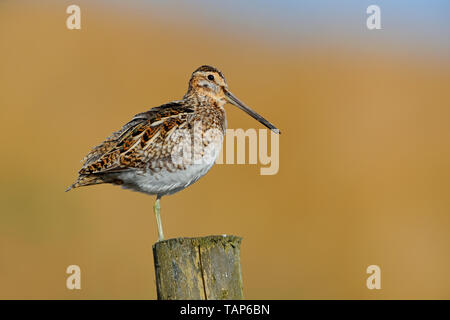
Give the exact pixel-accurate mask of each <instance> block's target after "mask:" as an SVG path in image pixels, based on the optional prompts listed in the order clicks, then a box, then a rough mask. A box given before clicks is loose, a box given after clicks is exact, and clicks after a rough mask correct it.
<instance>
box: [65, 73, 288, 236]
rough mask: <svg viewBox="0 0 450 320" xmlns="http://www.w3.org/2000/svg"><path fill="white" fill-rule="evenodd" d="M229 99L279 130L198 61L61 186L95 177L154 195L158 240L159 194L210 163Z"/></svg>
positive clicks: (197, 175) (198, 175)
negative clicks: (161, 100)
mask: <svg viewBox="0 0 450 320" xmlns="http://www.w3.org/2000/svg"><path fill="white" fill-rule="evenodd" d="M227 102H229V103H231V104H233V105H235V106H237V107H238V108H240V109H241V110H244V111H245V112H247V113H248V114H249V115H250V116H252V117H253V118H255V119H256V120H258V121H259V122H261V123H262V124H263V125H265V126H266V127H268V128H270V129H271V130H272V131H274V132H276V133H280V132H279V130H278V129H277V128H275V126H273V125H272V124H271V123H270V122H268V121H267V120H266V119H264V118H263V117H261V116H260V115H258V114H257V113H256V112H254V111H253V110H251V109H250V108H248V107H247V106H246V105H244V104H243V103H242V102H241V101H239V100H238V99H237V98H236V97H235V96H234V95H233V94H232V93H231V92H230V91H229V90H228V85H227V83H226V81H225V77H224V76H223V74H222V72H220V71H219V70H217V69H216V68H214V67H210V66H201V67H200V68H198V69H197V70H195V71H194V73H193V74H192V76H191V79H190V80H189V88H188V91H187V93H186V94H185V95H184V97H183V99H182V100H179V101H173V102H170V103H167V104H164V105H162V106H159V107H156V108H153V109H150V110H149V111H147V112H143V113H139V114H137V115H135V116H134V117H133V118H132V119H131V121H130V122H128V123H127V124H125V125H124V126H123V128H122V129H120V130H119V131H116V132H114V133H113V134H112V135H111V136H110V137H108V138H107V139H106V140H105V141H104V142H103V143H101V144H100V145H98V146H96V147H94V148H93V149H92V150H91V151H90V152H89V153H88V154H87V156H86V157H85V158H84V161H85V162H84V165H83V167H82V168H81V170H80V171H79V176H78V179H77V181H76V182H75V183H74V184H72V185H71V186H70V187H69V188H68V189H67V190H66V191H69V190H71V189H73V188H78V187H81V186H89V185H94V184H100V183H111V184H116V185H121V186H122V187H123V188H126V189H132V190H135V191H139V192H143V193H146V194H151V195H156V202H155V205H154V212H155V215H156V221H157V225H158V235H159V237H158V238H159V241H161V240H163V239H164V235H163V230H162V224H161V217H160V204H159V203H160V199H161V197H162V196H164V195H169V194H173V193H175V192H178V191H180V190H183V189H184V188H186V187H188V186H190V185H191V184H193V183H194V182H196V181H197V180H198V179H200V178H201V177H202V176H203V175H205V174H206V173H207V172H208V170H209V169H210V168H211V167H212V165H213V164H214V162H215V161H216V159H217V156H218V155H219V152H220V150H221V148H222V142H223V137H224V134H225V129H226V125H227V121H226V117H225V109H224V105H225V104H226V103H227Z"/></svg>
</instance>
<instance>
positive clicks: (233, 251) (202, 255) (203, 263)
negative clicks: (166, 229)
mask: <svg viewBox="0 0 450 320" xmlns="http://www.w3.org/2000/svg"><path fill="white" fill-rule="evenodd" d="M241 240H242V238H240V237H236V236H227V235H224V236H208V237H202V238H175V239H169V240H164V241H160V242H157V243H155V244H154V245H153V257H154V262H155V273H156V291H157V295H158V299H159V300H227V299H236V300H237V299H243V291H242V274H241V263H240V246H241Z"/></svg>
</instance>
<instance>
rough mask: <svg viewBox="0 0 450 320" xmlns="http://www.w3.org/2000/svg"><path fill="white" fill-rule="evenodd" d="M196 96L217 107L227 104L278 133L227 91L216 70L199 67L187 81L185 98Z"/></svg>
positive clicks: (224, 81)
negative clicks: (215, 104)
mask: <svg viewBox="0 0 450 320" xmlns="http://www.w3.org/2000/svg"><path fill="white" fill-rule="evenodd" d="M189 95H196V96H198V97H201V98H209V99H211V100H213V101H215V102H216V103H217V104H218V105H219V106H224V105H225V104H226V103H227V102H228V103H231V104H233V105H235V106H236V107H238V108H239V109H241V110H243V111H245V112H246V113H247V114H248V115H250V116H251V117H253V118H254V119H256V120H258V121H259V122H261V123H262V124H263V125H265V126H266V127H267V128H269V129H270V130H272V131H273V132H275V133H280V131H279V130H278V129H277V128H276V127H275V126H274V125H273V124H271V123H270V122H269V121H267V120H266V119H264V118H263V117H262V116H260V115H259V114H257V113H256V112H255V111H253V110H252V109H250V108H249V107H247V106H246V105H245V104H244V103H243V102H242V101H240V100H239V99H238V98H236V97H235V96H234V95H233V94H232V93H231V91H230V90H229V89H228V85H227V81H226V80H225V76H224V75H223V73H222V72H220V71H219V70H218V69H216V68H214V67H211V66H206V65H204V66H201V67H199V68H197V69H196V70H195V71H194V72H193V73H192V76H191V79H190V80H189V88H188V92H187V94H186V96H189Z"/></svg>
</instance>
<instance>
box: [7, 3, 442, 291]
mask: <svg viewBox="0 0 450 320" xmlns="http://www.w3.org/2000/svg"><path fill="white" fill-rule="evenodd" d="M130 2H132V1H130ZM72 3H73V2H71V1H40V2H39V4H36V3H35V2H32V1H2V2H0V34H1V36H0V88H1V89H0V106H1V109H0V114H1V119H2V126H1V131H2V132H1V135H0V139H1V141H0V142H1V146H2V148H1V150H2V151H1V152H2V156H1V158H0V159H1V160H0V161H1V163H0V164H1V168H2V169H3V174H2V178H1V182H0V202H1V204H2V206H1V208H2V209H1V214H0V298H3V299H19V298H20V299H49V298H52V299H110V298H111V299H154V298H156V289H155V282H154V281H155V279H154V278H155V277H154V269H153V256H152V251H151V248H152V244H153V243H154V242H155V241H156V239H157V233H156V230H157V229H156V224H155V219H154V215H153V212H152V206H153V201H154V198H153V197H149V196H146V195H143V194H138V193H133V192H130V191H125V190H122V189H120V188H118V187H114V186H109V185H102V186H95V187H90V188H81V189H78V190H75V191H71V192H70V193H64V190H65V189H66V187H67V186H68V185H70V184H71V183H72V182H73V181H74V180H75V178H76V172H77V171H78V170H79V168H80V166H81V163H80V160H81V159H82V158H83V156H84V155H85V154H86V153H87V152H88V151H89V149H90V148H91V147H93V146H94V145H96V144H98V143H100V142H101V141H102V140H103V139H104V138H105V137H107V136H108V135H109V134H110V133H111V132H113V131H115V130H117V129H119V128H120V127H121V126H122V125H123V124H124V123H125V122H127V121H128V120H130V119H131V117H132V116H133V115H134V114H136V113H139V112H142V111H146V110H148V109H149V108H151V107H154V106H158V105H160V104H163V103H165V102H168V101H171V100H176V99H180V98H181V97H182V96H183V94H184V93H185V91H186V89H187V81H188V79H189V76H190V74H191V73H192V71H193V70H194V69H195V68H197V67H198V66H200V65H202V64H211V65H214V66H216V67H218V68H219V69H220V70H222V71H223V73H224V74H225V76H226V77H227V81H228V84H229V86H230V88H231V90H232V91H233V92H234V93H235V94H236V95H237V96H238V97H240V99H242V100H243V101H245V102H246V103H247V104H248V105H249V106H251V107H252V108H253V109H255V110H256V111H257V112H259V113H260V114H262V115H263V116H265V117H266V118H267V119H268V120H269V121H271V122H273V123H274V124H275V125H277V126H278V127H279V128H280V129H281V131H282V135H281V136H280V169H279V172H278V174H277V175H273V176H261V175H260V174H259V169H260V166H259V165H216V166H214V167H213V169H212V170H211V171H210V172H209V173H208V174H207V175H206V176H205V177H204V178H203V179H201V180H200V181H199V182H198V183H196V184H194V185H192V186H191V187H189V188H188V189H186V190H184V191H182V192H180V193H178V194H176V195H173V196H170V197H165V198H163V199H162V202H161V208H162V209H161V210H162V211H161V213H162V219H163V224H164V231H165V235H166V238H173V237H181V236H187V237H196V236H205V235H211V234H234V235H239V236H242V237H243V243H242V251H241V261H242V269H243V280H244V293H245V297H246V298H248V299H317V298H326V299H349V298H352V299H415V298H420V299H432V298H438V299H449V298H450V278H449V277H448V275H447V273H448V270H450V255H449V253H450V234H449V231H450V214H449V213H450V196H449V193H450V126H449V119H450V108H449V107H450V90H449V89H450V59H449V58H448V57H449V55H447V54H433V51H432V50H430V52H418V51H416V50H409V49H404V50H402V47H401V46H396V45H395V41H386V42H383V41H382V40H380V39H376V37H382V36H383V35H386V34H388V32H389V31H388V30H386V29H389V26H387V27H385V28H384V29H383V30H379V31H367V30H366V31H365V16H366V15H365V9H364V5H362V6H361V8H362V9H361V10H362V11H361V23H360V25H358V28H360V29H361V30H362V31H361V33H362V34H363V35H364V34H365V36H362V37H356V38H354V40H352V39H343V40H342V41H339V39H336V38H334V39H331V38H330V39H328V40H327V39H321V41H317V39H318V38H316V41H313V40H311V41H310V42H301V41H299V42H295V41H290V40H289V38H288V37H287V38H286V39H284V38H283V37H281V36H280V37H278V38H277V37H276V35H275V36H274V35H273V34H266V33H265V32H264V31H262V30H261V31H258V29H255V27H254V25H253V29H252V30H250V31H248V32H247V30H246V29H245V24H244V25H238V27H239V28H238V29H239V30H240V31H239V32H230V31H229V30H228V31H227V30H226V29H227V26H224V25H222V24H221V23H217V25H216V24H215V23H214V19H213V18H212V17H208V16H207V13H204V14H203V15H202V14H201V13H198V12H197V14H196V15H194V16H195V19H190V17H189V15H188V14H190V13H189V12H183V11H182V10H181V9H179V8H178V9H177V7H176V6H172V7H168V8H161V4H155V5H154V6H152V5H148V6H145V7H144V6H143V5H142V4H140V3H137V4H136V3H134V4H136V6H134V4H133V5H130V6H127V5H126V4H123V3H122V4H118V2H117V1H114V2H111V3H109V4H107V3H105V2H101V1H100V2H95V4H94V3H92V2H88V1H77V3H76V4H78V5H80V7H81V13H82V29H81V30H68V29H67V28H66V25H65V21H66V18H67V17H68V14H66V12H65V11H66V8H67V6H68V5H70V4H72ZM124 3H125V2H124ZM300 6H301V5H300ZM192 10H193V11H195V10H194V9H192ZM198 10H200V9H198ZM238 11H239V10H238ZM172 12H173V16H172V15H169V14H168V13H172ZM199 12H201V11H199ZM202 16H205V17H206V18H205V19H204V20H202V19H199V17H202ZM324 24H325V22H324ZM274 28H275V27H274ZM324 28H325V27H324ZM330 28H331V27H330ZM249 29H250V28H249ZM306 32H307V31H306ZM373 32H379V34H378V35H377V34H375V33H373ZM311 33H312V35H311V37H312V38H314V37H313V36H314V31H311ZM412 37H413V35H411V37H410V38H412ZM291 40H292V39H291ZM447 41H448V38H447ZM319 42H320V43H319ZM412 42H414V41H412ZM374 43H375V44H374ZM441 53H442V52H441ZM444 53H445V52H444ZM227 112H228V113H227V115H228V128H244V129H247V128H257V129H260V128H262V127H261V125H260V124H259V123H257V122H255V120H253V119H251V118H250V117H248V116H247V115H245V114H244V113H242V112H241V111H240V110H237V109H236V108H234V107H232V106H229V107H227ZM71 264H76V265H79V266H80V267H81V272H82V284H81V285H82V289H81V290H73V291H70V290H68V289H66V278H67V276H68V275H67V274H66V273H65V271H66V268H67V266H68V265H71ZM373 264H375V265H379V266H380V267H381V286H382V289H381V290H368V289H367V287H366V279H367V277H368V276H369V275H368V274H366V268H367V267H368V266H369V265H373Z"/></svg>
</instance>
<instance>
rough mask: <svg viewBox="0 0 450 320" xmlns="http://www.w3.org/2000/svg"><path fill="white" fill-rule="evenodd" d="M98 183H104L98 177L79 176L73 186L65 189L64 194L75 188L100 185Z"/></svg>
mask: <svg viewBox="0 0 450 320" xmlns="http://www.w3.org/2000/svg"><path fill="white" fill-rule="evenodd" d="M100 183H105V180H103V178H102V177H100V176H95V175H80V176H79V177H78V179H77V181H75V183H74V184H72V185H71V186H70V187H68V188H67V189H66V192H67V191H70V190H72V189H75V188H79V187H84V186H90V185H94V184H100Z"/></svg>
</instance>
